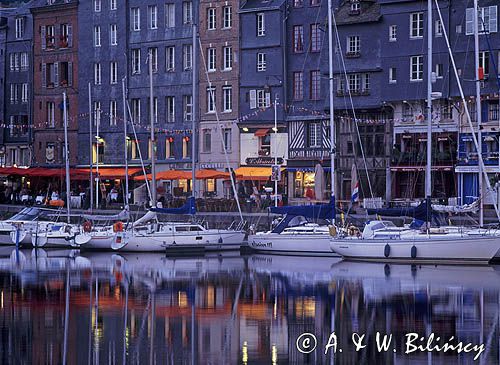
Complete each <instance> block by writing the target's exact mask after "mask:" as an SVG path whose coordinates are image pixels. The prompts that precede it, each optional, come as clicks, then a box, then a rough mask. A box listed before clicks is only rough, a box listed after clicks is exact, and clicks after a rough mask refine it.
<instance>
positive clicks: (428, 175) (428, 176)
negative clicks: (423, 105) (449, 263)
mask: <svg viewBox="0 0 500 365" xmlns="http://www.w3.org/2000/svg"><path fill="white" fill-rule="evenodd" d="M431 166H432V0H427V163H426V165H425V199H426V203H427V204H426V206H427V213H426V219H427V223H429V221H430V210H431V196H432V172H431V171H432V170H431ZM427 229H429V225H428V226H427Z"/></svg>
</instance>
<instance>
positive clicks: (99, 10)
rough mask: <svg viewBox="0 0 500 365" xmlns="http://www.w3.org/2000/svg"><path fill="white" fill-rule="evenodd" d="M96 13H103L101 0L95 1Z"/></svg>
mask: <svg viewBox="0 0 500 365" xmlns="http://www.w3.org/2000/svg"><path fill="white" fill-rule="evenodd" d="M94 11H95V12H96V13H100V12H101V0H94Z"/></svg>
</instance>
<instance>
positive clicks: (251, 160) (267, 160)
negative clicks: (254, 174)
mask: <svg viewBox="0 0 500 365" xmlns="http://www.w3.org/2000/svg"><path fill="white" fill-rule="evenodd" d="M245 162H246V164H247V165H274V164H275V161H274V157H247V158H246V159H245ZM277 162H278V165H281V164H283V159H282V158H281V157H278V161H277Z"/></svg>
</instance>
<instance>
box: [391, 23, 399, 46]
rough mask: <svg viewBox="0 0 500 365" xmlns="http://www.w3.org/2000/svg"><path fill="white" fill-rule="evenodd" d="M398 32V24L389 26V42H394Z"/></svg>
mask: <svg viewBox="0 0 500 365" xmlns="http://www.w3.org/2000/svg"><path fill="white" fill-rule="evenodd" d="M397 34H398V26H397V25H391V26H390V27H389V42H396V40H397Z"/></svg>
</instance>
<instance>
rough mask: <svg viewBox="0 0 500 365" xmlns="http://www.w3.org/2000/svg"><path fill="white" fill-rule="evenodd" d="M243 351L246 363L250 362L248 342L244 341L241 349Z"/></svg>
mask: <svg viewBox="0 0 500 365" xmlns="http://www.w3.org/2000/svg"><path fill="white" fill-rule="evenodd" d="M241 352H242V354H243V358H242V360H243V363H244V364H246V363H247V362H248V344H247V342H246V341H245V342H243V348H242V349H241Z"/></svg>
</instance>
